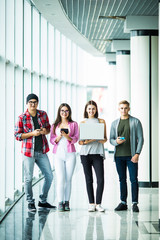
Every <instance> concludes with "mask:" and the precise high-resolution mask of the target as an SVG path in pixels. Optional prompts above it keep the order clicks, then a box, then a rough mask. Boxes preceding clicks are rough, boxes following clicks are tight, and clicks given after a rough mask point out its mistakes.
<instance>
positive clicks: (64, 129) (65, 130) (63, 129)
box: [61, 128, 69, 134]
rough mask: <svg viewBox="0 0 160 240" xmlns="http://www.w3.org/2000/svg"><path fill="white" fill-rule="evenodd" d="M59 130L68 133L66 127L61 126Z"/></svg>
mask: <svg viewBox="0 0 160 240" xmlns="http://www.w3.org/2000/svg"><path fill="white" fill-rule="evenodd" d="M61 132H65V133H66V134H68V132H69V131H68V128H61Z"/></svg>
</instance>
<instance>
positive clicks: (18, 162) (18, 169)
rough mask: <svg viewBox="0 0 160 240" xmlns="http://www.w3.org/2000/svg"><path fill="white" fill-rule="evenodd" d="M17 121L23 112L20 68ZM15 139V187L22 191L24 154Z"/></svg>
mask: <svg viewBox="0 0 160 240" xmlns="http://www.w3.org/2000/svg"><path fill="white" fill-rule="evenodd" d="M14 92H15V97H14V99H15V112H14V118H15V122H17V120H18V116H19V115H20V114H22V113H23V71H22V70H21V69H20V68H16V69H15V90H14ZM14 141H15V155H14V156H15V171H14V172H15V174H14V175H15V187H14V188H15V189H16V190H19V191H20V192H22V179H23V175H22V156H21V154H20V152H21V142H19V141H16V140H14Z"/></svg>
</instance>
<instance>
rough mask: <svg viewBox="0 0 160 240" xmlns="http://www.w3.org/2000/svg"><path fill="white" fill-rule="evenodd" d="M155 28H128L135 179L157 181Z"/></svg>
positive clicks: (154, 183) (144, 183)
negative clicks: (140, 136)
mask: <svg viewBox="0 0 160 240" xmlns="http://www.w3.org/2000/svg"><path fill="white" fill-rule="evenodd" d="M157 63H158V31H156V30H143V31H142V30H139V31H138V30H137V31H131V115H133V116H134V117H137V118H139V119H140V121H141V122H142V126H143V131H144V146H143V150H142V154H141V155H140V161H139V183H140V186H143V187H149V186H152V187H155V186H157V185H158V134H157V129H158V64H157Z"/></svg>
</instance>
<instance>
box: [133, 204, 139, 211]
mask: <svg viewBox="0 0 160 240" xmlns="http://www.w3.org/2000/svg"><path fill="white" fill-rule="evenodd" d="M132 210H133V212H139V207H138V206H137V203H134V204H133V206H132Z"/></svg>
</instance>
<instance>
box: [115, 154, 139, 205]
mask: <svg viewBox="0 0 160 240" xmlns="http://www.w3.org/2000/svg"><path fill="white" fill-rule="evenodd" d="M127 167H128V170H129V176H130V181H131V190H132V203H138V190H139V188H138V163H133V162H132V161H131V157H116V168H117V172H118V175H119V181H120V194H121V201H123V202H127Z"/></svg>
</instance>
